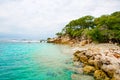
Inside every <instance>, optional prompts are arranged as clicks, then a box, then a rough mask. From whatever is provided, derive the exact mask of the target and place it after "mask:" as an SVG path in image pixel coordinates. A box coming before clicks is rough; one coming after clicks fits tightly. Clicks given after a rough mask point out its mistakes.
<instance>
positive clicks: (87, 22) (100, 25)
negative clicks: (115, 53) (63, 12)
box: [57, 11, 120, 43]
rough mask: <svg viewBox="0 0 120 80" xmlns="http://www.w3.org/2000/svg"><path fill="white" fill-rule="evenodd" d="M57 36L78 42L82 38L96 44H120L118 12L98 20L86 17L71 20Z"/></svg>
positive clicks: (119, 13)
mask: <svg viewBox="0 0 120 80" xmlns="http://www.w3.org/2000/svg"><path fill="white" fill-rule="evenodd" d="M57 35H58V36H62V35H69V36H70V37H71V38H75V37H77V38H79V39H80V40H81V38H82V37H83V36H84V37H85V38H86V39H87V38H90V39H92V40H93V41H97V42H109V41H112V42H119V43H120V11H117V12H114V13H112V14H110V15H102V16H100V17H98V18H95V17H93V16H91V15H87V16H83V17H81V18H78V19H75V20H72V21H70V22H69V23H68V24H67V25H66V26H65V27H64V28H63V30H62V31H61V32H59V33H58V34H57Z"/></svg>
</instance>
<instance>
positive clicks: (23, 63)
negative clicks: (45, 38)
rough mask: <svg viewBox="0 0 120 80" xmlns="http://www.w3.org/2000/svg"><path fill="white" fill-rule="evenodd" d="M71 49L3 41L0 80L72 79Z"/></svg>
mask: <svg viewBox="0 0 120 80" xmlns="http://www.w3.org/2000/svg"><path fill="white" fill-rule="evenodd" d="M69 52H70V51H69V47H68V46H62V45H54V44H48V43H20V42H19V43H15V42H14V43H13V42H12V43H11V42H0V80H71V74H72V73H73V72H72V71H70V70H68V68H69V67H70V66H72V64H71V55H70V54H69Z"/></svg>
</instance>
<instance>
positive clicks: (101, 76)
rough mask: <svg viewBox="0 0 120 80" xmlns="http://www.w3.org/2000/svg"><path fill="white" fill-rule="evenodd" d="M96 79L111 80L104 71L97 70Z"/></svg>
mask: <svg viewBox="0 0 120 80" xmlns="http://www.w3.org/2000/svg"><path fill="white" fill-rule="evenodd" d="M94 77H95V79H96V80H109V78H108V77H107V75H106V74H105V72H103V71H102V70H96V71H95V72H94Z"/></svg>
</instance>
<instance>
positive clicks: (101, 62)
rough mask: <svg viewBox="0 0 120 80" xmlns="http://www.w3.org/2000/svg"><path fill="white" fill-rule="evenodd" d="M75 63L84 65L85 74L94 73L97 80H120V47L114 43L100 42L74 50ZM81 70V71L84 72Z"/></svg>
mask: <svg viewBox="0 0 120 80" xmlns="http://www.w3.org/2000/svg"><path fill="white" fill-rule="evenodd" d="M74 51H75V52H74V54H73V55H74V57H73V61H74V65H75V66H79V65H82V69H79V68H78V70H77V71H78V72H79V71H80V70H82V71H83V74H88V75H93V76H94V78H95V80H120V47H119V46H116V45H114V44H102V45H100V44H98V45H94V46H91V45H89V47H88V46H87V48H85V47H84V48H83V49H81V48H80V47H79V48H76V49H75V50H74ZM82 71H81V72H82Z"/></svg>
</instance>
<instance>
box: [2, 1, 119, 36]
mask: <svg viewBox="0 0 120 80" xmlns="http://www.w3.org/2000/svg"><path fill="white" fill-rule="evenodd" d="M119 4H120V1H119V0H84V1H83V0H63V1H61V0H52V1H50V0H11V1H10V0H4V1H3V0H0V27H1V29H0V33H12V34H33V35H40V34H45V35H52V34H54V33H56V32H58V31H60V29H62V28H63V27H64V24H65V23H67V22H68V21H70V20H72V19H76V18H79V17H81V16H84V15H93V16H100V15H102V14H110V13H112V12H114V11H119V10H120V9H119V8H120V5H119Z"/></svg>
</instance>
